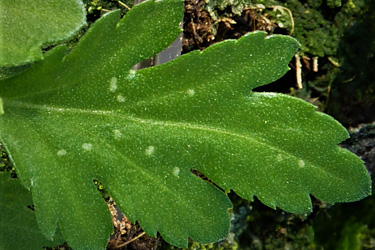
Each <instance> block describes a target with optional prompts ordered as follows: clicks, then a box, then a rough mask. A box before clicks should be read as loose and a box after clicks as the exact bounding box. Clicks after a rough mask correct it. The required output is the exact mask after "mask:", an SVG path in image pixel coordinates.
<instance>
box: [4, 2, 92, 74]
mask: <svg viewBox="0 0 375 250" xmlns="http://www.w3.org/2000/svg"><path fill="white" fill-rule="evenodd" d="M84 24H86V20H85V9H84V7H83V3H82V1H81V0H65V1H59V0H49V1H43V0H33V1H8V0H1V1H0V66H7V67H9V66H17V65H22V64H26V63H30V62H34V61H38V60H41V59H43V53H42V49H41V46H43V45H49V44H53V43H56V42H59V41H62V40H64V39H67V38H69V37H71V36H72V35H73V34H74V33H75V32H76V31H78V30H79V29H80V28H81V27H82V26H83V25H84Z"/></svg>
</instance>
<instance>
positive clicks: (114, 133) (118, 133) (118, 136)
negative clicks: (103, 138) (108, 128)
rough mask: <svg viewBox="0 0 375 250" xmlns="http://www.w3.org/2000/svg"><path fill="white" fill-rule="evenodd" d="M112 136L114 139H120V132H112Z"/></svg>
mask: <svg viewBox="0 0 375 250" xmlns="http://www.w3.org/2000/svg"><path fill="white" fill-rule="evenodd" d="M113 136H114V137H115V139H117V140H118V139H120V138H121V137H122V133H121V132H120V130H117V129H115V130H113Z"/></svg>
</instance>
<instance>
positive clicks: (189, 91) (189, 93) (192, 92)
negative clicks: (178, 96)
mask: <svg viewBox="0 0 375 250" xmlns="http://www.w3.org/2000/svg"><path fill="white" fill-rule="evenodd" d="M186 93H187V94H188V96H194V95H195V90H194V89H188V90H186Z"/></svg>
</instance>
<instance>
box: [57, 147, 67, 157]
mask: <svg viewBox="0 0 375 250" xmlns="http://www.w3.org/2000/svg"><path fill="white" fill-rule="evenodd" d="M66 153H67V152H66V150H65V149H60V150H59V151H57V155H58V156H64V155H66Z"/></svg>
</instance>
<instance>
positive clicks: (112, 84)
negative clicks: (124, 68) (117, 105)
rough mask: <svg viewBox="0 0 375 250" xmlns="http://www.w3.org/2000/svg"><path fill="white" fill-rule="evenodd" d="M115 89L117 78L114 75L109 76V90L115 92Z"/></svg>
mask: <svg viewBox="0 0 375 250" xmlns="http://www.w3.org/2000/svg"><path fill="white" fill-rule="evenodd" d="M116 89H117V78H116V77H115V76H114V77H112V78H111V80H110V83H109V91H111V92H115V91H116Z"/></svg>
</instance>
